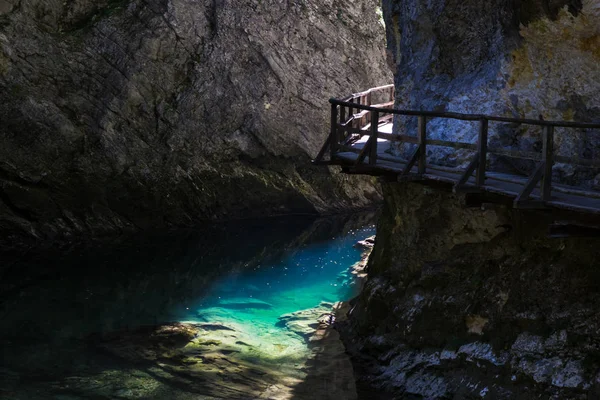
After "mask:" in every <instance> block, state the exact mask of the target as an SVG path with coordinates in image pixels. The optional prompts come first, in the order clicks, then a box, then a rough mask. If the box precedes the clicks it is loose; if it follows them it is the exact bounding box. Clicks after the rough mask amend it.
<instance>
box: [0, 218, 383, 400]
mask: <svg viewBox="0 0 600 400" xmlns="http://www.w3.org/2000/svg"><path fill="white" fill-rule="evenodd" d="M373 221H374V215H373V214H372V213H368V214H356V215H353V216H345V217H335V218H323V219H316V220H315V219H307V218H306V217H303V218H297V217H296V218H278V219H269V220H254V221H252V220H251V221H243V222H239V223H227V224H216V225H211V226H207V227H205V228H204V229H201V230H189V231H185V232H177V233H170V234H168V235H147V236H144V237H134V238H129V239H126V240H123V241H121V242H118V243H111V244H104V245H102V246H80V247H74V248H73V249H71V250H70V251H69V252H67V253H65V254H57V253H56V252H55V253H53V252H47V253H43V254H24V255H19V257H18V258H13V259H12V261H11V260H9V261H7V262H4V263H2V264H1V265H0V320H2V324H1V325H0V341H1V345H0V346H1V349H0V350H1V353H2V354H1V358H0V398H4V397H3V395H6V394H8V395H9V396H10V395H11V393H12V396H13V397H8V398H14V399H17V398H31V399H34V398H53V397H44V394H42V395H40V396H39V397H35V396H34V395H33V394H32V393H33V392H28V393H29V394H31V396H29V397H27V396H28V395H26V396H25V397H23V396H21V397H19V395H18V393H20V390H21V388H23V387H24V386H27V385H30V386H32V389H31V390H34V388H35V387H36V385H38V384H39V385H42V386H43V389H40V390H41V392H40V393H44V391H45V390H48V387H51V388H53V389H52V390H56V391H57V393H62V394H65V393H66V394H68V393H71V394H72V395H73V396H75V391H76V390H75V389H74V387H75V386H76V385H71V386H70V385H69V384H68V380H69V379H70V378H69V376H71V375H74V374H76V375H77V376H79V377H82V376H97V374H98V372H99V371H107V370H108V369H111V368H112V370H118V371H120V372H119V374H120V375H119V380H121V381H122V382H123V385H125V388H124V389H123V390H125V392H123V393H121V394H118V393H117V395H115V396H116V397H113V395H110V396H108V395H106V396H108V397H103V396H105V395H99V394H98V395H93V396H92V397H89V398H119V397H121V398H127V397H128V396H126V394H127V390H129V389H127V388H126V386H127V382H128V379H129V380H132V381H135V382H138V383H136V384H139V379H138V380H136V379H137V378H138V377H137V375H136V374H143V375H146V376H149V377H152V379H153V380H154V381H159V382H163V383H164V384H165V385H167V386H168V387H171V388H173V389H174V390H180V391H181V392H182V393H195V394H202V395H206V396H211V395H212V396H216V397H217V398H221V397H222V394H223V393H225V392H228V391H229V392H231V393H230V395H231V397H230V398H247V397H243V395H242V394H241V393H237V394H236V392H235V391H236V389H235V387H234V386H235V385H234V386H219V385H216V384H214V382H216V380H214V379H213V377H212V376H213V375H214V374H217V373H218V371H219V368H221V369H222V368H225V367H224V365H226V364H227V363H229V364H231V362H230V360H231V359H233V358H231V357H226V356H227V355H228V354H227V351H229V350H227V349H220V350H219V352H220V353H219V354H217V355H216V356H214V360H213V359H209V360H207V363H208V362H209V361H210V362H213V361H214V366H215V369H214V370H212V369H204V370H202V371H201V373H200V372H199V371H197V373H192V374H189V373H188V372H186V371H187V370H181V368H180V367H179V366H180V365H181V364H182V363H183V364H185V363H186V358H185V357H188V356H189V354H184V353H182V352H178V351H171V350H169V351H167V350H165V349H164V348H163V347H161V346H163V344H164V343H162V342H160V343H159V342H156V343H155V342H148V343H146V344H147V345H148V348H143V346H141V345H140V346H141V347H140V346H138V347H137V348H136V349H135V351H138V350H139V351H138V352H137V353H136V354H137V355H136V356H135V357H134V356H128V355H127V354H128V353H127V352H128V351H130V350H132V348H131V345H130V344H131V343H132V342H134V343H135V342H136V341H139V340H140V338H148V337H149V338H150V339H148V340H150V341H151V338H155V337H160V334H158V336H157V333H156V332H152V333H151V334H149V335H147V334H142V335H141V336H140V333H139V332H143V331H144V329H146V328H144V327H156V326H160V325H161V324H166V323H171V324H172V323H174V322H175V321H177V320H178V316H177V315H175V314H174V313H173V310H174V309H177V306H178V305H181V304H185V303H186V302H190V301H194V300H197V299H198V298H201V297H202V296H203V295H205V294H206V293H207V290H208V288H209V287H210V285H211V284H212V283H213V282H215V280H218V279H219V278H221V277H224V276H227V275H229V274H232V273H236V272H243V271H247V270H250V269H257V268H260V266H261V265H265V264H273V263H276V262H278V260H280V259H281V258H282V257H284V256H289V255H290V254H293V253H294V252H296V251H300V250H301V249H302V247H303V246H306V245H309V244H315V243H320V242H326V241H329V240H331V238H332V237H333V236H337V235H340V234H345V233H347V232H349V231H351V230H353V229H356V228H358V227H361V226H365V225H367V224H371V223H372V222H373ZM0 257H1V255H0ZM148 329H150V328H148ZM152 329H154V328H152ZM140 330H141V331H140ZM131 332H134V333H135V336H131V337H129V339H131V340H130V341H129V342H127V345H123V346H119V343H118V341H119V340H121V339H122V338H127V337H128V336H127V335H128V333H131ZM173 334H174V335H175V339H173V338H172V337H170V336H169V337H166V340H167V341H171V340H175V342H173V343H175V344H176V343H177V337H178V336H177V335H179V334H181V335H183V337H184V338H186V339H187V340H188V341H189V340H196V341H198V340H199V339H198V334H197V333H195V334H192V333H189V332H188V333H187V334H183V333H181V332H175V333H173ZM186 335H188V336H186ZM190 335H191V336H190ZM111 340H113V342H112V343H113V345H114V343H117V344H116V345H114V346H113V345H111V346H112V347H111V349H110V351H106V349H107V347H106V346H104V344H105V343H108V342H110V341H111ZM115 340H116V341H117V342H114V341H115ZM107 341H108V342H107ZM142 342H143V341H142ZM169 343H170V342H169ZM201 344H202V345H206V343H201ZM175 347H177V346H175ZM188 347H189V346H188ZM114 349H120V351H122V352H115V351H114ZM148 349H150V353H152V354H151V355H148V356H147V357H146V356H143V357H139V356H138V355H139V354H146V353H147V352H148ZM186 349H187V348H186ZM192 350H193V349H192ZM186 351H187V350H186ZM209 356H210V357H212V355H210V354H209ZM209 356H207V357H209ZM173 357H175V358H173ZM203 357H204V356H203ZM174 360H175V361H176V362H175V361H174ZM280 361H281V360H277V359H273V360H268V362H272V363H273V366H274V368H276V365H277V363H278V362H280ZM209 364H210V363H209ZM115 365H118V368H116V367H115ZM211 365H212V364H211ZM290 365H293V363H292V364H290ZM233 367H235V368H237V369H239V370H240V371H242V372H243V371H247V373H248V374H250V375H252V374H256V376H261V374H262V373H263V372H262V371H261V369H260V367H255V366H254V364H253V361H252V359H248V360H245V359H244V360H242V361H241V362H239V363H238V365H235V366H233ZM307 368H308V367H307ZM307 370H308V369H307ZM284 372H285V371H282V374H283V373H284ZM290 374H293V372H292V371H290ZM200 378H202V379H200ZM231 379H235V378H231ZM65 382H66V383H65ZM144 382H147V381H144ZM211 382H213V383H211ZM50 383H51V384H50ZM144 384H146V383H144ZM48 385H50V386H48ZM97 385H98V387H99V389H98V391H101V390H100V387H101V386H102V385H103V383H102V382H101V381H99V382H98V383H97ZM211 385H212V386H211ZM215 385H216V386H215ZM69 387H70V389H69ZM86 390H90V391H92V392H93V391H94V389H93V388H91V389H90V387H89V386H88V387H87V388H86ZM140 390H141V389H140ZM148 390H149V389H148ZM164 390H165V389H164V387H157V388H155V390H154V391H152V390H149V391H147V393H154V394H153V397H152V398H171V397H170V396H169V395H168V394H167V393H166V392H165V393H163V391H164ZM70 391H71V392H70ZM15 393H16V394H15ZM35 393H38V392H35ZM78 393H79V394H81V395H84V394H85V397H86V398H87V397H88V395H92V394H90V393H82V392H81V390H80V391H79V392H78ZM218 393H221V395H219V394H218ZM46 394H47V393H46ZM94 396H95V397H94ZM56 398H59V397H56ZM65 398H67V397H65ZM71 398H72V399H76V398H80V397H71ZM181 398H186V397H185V396H183V397H181ZM196 398H197V397H196Z"/></svg>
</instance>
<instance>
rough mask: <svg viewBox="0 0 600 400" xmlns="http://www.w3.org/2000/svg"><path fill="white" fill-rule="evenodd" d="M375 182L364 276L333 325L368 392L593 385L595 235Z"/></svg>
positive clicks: (545, 392) (543, 218)
mask: <svg viewBox="0 0 600 400" xmlns="http://www.w3.org/2000/svg"><path fill="white" fill-rule="evenodd" d="M383 187H384V195H385V198H386V203H385V207H384V210H383V213H382V215H381V219H380V222H379V225H378V232H377V243H376V244H375V246H374V248H373V252H372V253H371V257H370V259H369V262H368V263H369V275H368V280H367V282H366V284H365V286H364V290H363V291H362V293H361V294H360V295H359V296H358V298H357V299H355V300H354V301H353V309H352V312H351V313H350V314H349V319H348V322H347V323H345V324H341V325H340V329H341V331H342V334H343V338H344V342H345V343H346V345H347V347H348V349H349V351H350V352H351V354H352V355H353V360H354V361H355V368H356V369H357V370H359V371H362V373H361V374H360V375H359V386H360V387H362V386H364V387H365V389H364V391H365V392H368V391H369V390H375V391H383V394H382V395H381V397H382V398H394V397H400V398H401V397H402V396H404V395H405V394H406V393H408V390H409V388H408V385H409V383H410V385H411V389H410V390H414V392H415V395H419V396H422V397H426V398H429V397H427V396H431V397H430V398H449V397H452V398H457V399H469V398H481V397H485V398H493V399H502V400H509V399H515V398H535V397H539V398H555V399H562V398H573V399H584V398H593V397H594V396H595V395H596V393H597V388H598V384H597V382H596V381H595V377H596V376H597V370H598V368H600V364H599V362H598V359H599V358H598V356H599V355H600V352H599V351H600V347H599V346H598V343H599V340H600V336H599V332H600V313H598V310H597V307H595V304H598V302H600V287H599V286H598V285H597V284H596V283H594V282H600V280H599V279H600V276H599V274H600V271H599V270H598V268H596V265H597V259H598V258H599V257H600V253H599V251H600V246H599V241H598V239H597V238H593V237H590V238H565V239H560V240H557V239H550V238H548V237H547V227H548V224H549V223H551V222H552V221H553V220H554V218H560V217H561V216H560V215H552V216H550V215H548V214H542V213H538V212H535V211H528V212H527V211H522V212H520V213H519V215H516V214H514V213H513V212H512V210H511V209H510V208H508V207H505V206H501V205H498V206H495V207H486V208H485V209H481V208H477V209H474V208H469V207H465V206H464V205H465V198H464V195H457V194H453V193H451V192H450V191H444V190H443V189H433V188H429V187H425V186H420V185H418V184H398V183H389V184H388V183H384V184H383ZM506 226H510V227H513V228H514V227H518V228H519V229H501V227H506ZM474 334H477V335H478V336H477V339H476V341H474V340H473V339H474ZM411 377H414V380H412V381H410V382H409V378H411ZM428 388H429V389H431V392H429V389H428ZM484 389H485V390H484ZM417 392H418V393H417ZM411 393H412V392H411Z"/></svg>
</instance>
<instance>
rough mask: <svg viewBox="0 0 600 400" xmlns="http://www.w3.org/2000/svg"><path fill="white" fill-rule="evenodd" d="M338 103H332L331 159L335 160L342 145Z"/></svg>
mask: <svg viewBox="0 0 600 400" xmlns="http://www.w3.org/2000/svg"><path fill="white" fill-rule="evenodd" d="M337 107H338V106H337V104H331V133H330V136H331V144H330V148H331V159H332V160H333V156H334V155H335V153H337V152H338V150H339V146H340V135H339V130H338V129H337V121H338V109H337Z"/></svg>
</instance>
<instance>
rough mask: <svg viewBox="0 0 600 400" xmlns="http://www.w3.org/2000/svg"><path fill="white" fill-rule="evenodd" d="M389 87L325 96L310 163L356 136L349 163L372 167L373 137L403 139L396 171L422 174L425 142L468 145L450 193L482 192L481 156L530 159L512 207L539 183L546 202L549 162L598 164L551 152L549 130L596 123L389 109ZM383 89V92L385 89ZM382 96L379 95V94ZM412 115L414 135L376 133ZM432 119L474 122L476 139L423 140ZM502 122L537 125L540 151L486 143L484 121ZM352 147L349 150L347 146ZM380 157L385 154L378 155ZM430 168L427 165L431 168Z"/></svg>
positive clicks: (522, 201)
mask: <svg viewBox="0 0 600 400" xmlns="http://www.w3.org/2000/svg"><path fill="white" fill-rule="evenodd" d="M394 90H395V89H394V85H384V86H379V87H376V88H371V89H368V90H365V91H363V92H359V93H354V94H352V95H349V96H347V97H345V98H344V99H343V100H339V99H335V98H331V99H330V100H329V103H330V104H331V131H330V135H329V137H328V139H327V142H326V143H325V145H324V146H323V148H322V149H321V151H320V152H319V155H318V156H317V158H316V159H315V160H314V162H316V163H322V162H323V157H324V155H325V153H326V150H327V149H330V154H331V160H334V157H335V156H336V154H337V153H338V152H340V151H348V149H352V146H351V144H352V143H353V142H355V141H356V139H357V138H358V137H361V136H369V139H368V140H367V141H366V142H365V143H364V146H363V148H362V149H360V151H359V152H358V153H359V154H358V157H357V158H356V160H355V161H354V165H355V166H358V165H359V164H362V163H363V162H364V163H367V161H366V159H367V158H368V165H369V166H371V167H376V165H377V159H378V157H379V156H378V154H377V141H378V139H382V140H389V141H396V142H404V143H410V144H413V145H415V146H416V147H415V148H414V152H413V153H412V156H411V157H410V159H409V160H408V161H406V165H405V167H404V168H403V169H402V173H401V175H407V174H409V173H411V172H412V169H413V166H415V167H416V168H417V169H416V171H417V175H418V176H425V174H427V168H428V164H427V146H428V145H430V146H447V147H452V148H455V149H469V150H473V151H474V157H473V158H472V159H471V161H470V163H469V166H468V167H467V169H466V170H465V171H464V172H463V174H462V176H461V177H460V179H458V181H457V182H455V187H454V190H455V191H464V190H467V191H471V190H482V188H483V187H484V185H485V184H486V172H487V170H486V169H487V165H486V164H487V155H488V154H497V155H505V156H509V157H516V158H524V159H533V160H535V161H536V162H537V166H536V168H535V171H534V173H533V174H532V175H531V176H530V177H529V180H528V182H527V184H526V185H525V187H524V188H523V189H522V191H521V193H520V194H519V195H518V196H517V198H516V199H515V206H516V207H519V206H523V205H524V204H525V203H526V202H530V201H529V200H528V198H529V196H530V195H531V193H533V191H534V189H535V188H536V187H537V186H538V185H539V188H540V189H539V193H540V195H539V197H540V199H541V201H542V202H543V203H545V202H548V201H551V194H552V166H553V164H554V163H555V162H563V163H569V164H575V165H583V166H587V167H598V168H600V160H595V159H593V158H592V159H581V158H579V157H576V156H571V157H565V156H561V155H558V154H557V155H554V136H555V128H575V129H600V123H596V122H594V123H589V122H570V121H546V120H543V119H539V120H538V119H528V118H511V117H499V116H494V115H485V114H466V113H457V112H445V111H421V110H406V109H394V108H388V107H387V106H389V105H391V104H393V102H394V97H395V92H394ZM386 91H387V94H386V93H385V92H386ZM376 92H384V94H386V95H387V100H386V99H385V98H384V100H383V102H381V103H380V104H375V105H374V104H372V103H371V101H372V94H374V93H376ZM384 97H385V96H384ZM394 115H404V116H416V117H418V128H417V135H416V136H408V135H406V134H390V133H385V132H379V125H380V124H382V123H388V122H389V121H390V119H391V117H392V116H394ZM433 118H446V119H455V120H462V121H477V122H478V123H479V129H478V135H477V143H462V142H453V141H446V140H434V139H428V138H427V123H428V122H429V121H430V120H431V119H433ZM490 121H494V122H507V123H514V124H526V125H533V126H540V127H543V128H544V129H543V132H542V138H543V149H542V152H541V154H539V155H538V154H535V153H532V152H527V151H522V150H518V149H506V148H498V147H489V146H488V131H489V122H490ZM352 151H354V150H352ZM381 157H382V160H384V161H385V157H383V156H381ZM432 168H433V167H432ZM473 174H475V177H474V178H475V180H474V181H475V184H474V185H472V184H468V182H470V179H471V178H472V176H473Z"/></svg>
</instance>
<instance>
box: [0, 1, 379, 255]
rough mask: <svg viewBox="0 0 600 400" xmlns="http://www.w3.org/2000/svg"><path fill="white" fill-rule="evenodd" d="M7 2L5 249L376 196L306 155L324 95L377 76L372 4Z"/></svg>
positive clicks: (0, 183)
mask: <svg viewBox="0 0 600 400" xmlns="http://www.w3.org/2000/svg"><path fill="white" fill-rule="evenodd" d="M17 3H18V2H13V1H12V0H9V1H8V5H6V4H7V2H6V1H3V2H2V5H0V9H1V10H2V11H0V119H1V121H2V123H1V124H0V159H1V160H2V162H1V163H0V188H1V189H0V190H1V192H2V193H1V194H0V232H2V235H0V239H3V238H5V237H6V235H8V234H11V235H15V236H14V237H13V238H12V239H10V240H3V244H4V242H8V243H5V245H6V246H11V245H14V242H15V241H16V240H17V239H21V240H26V239H29V240H31V241H35V240H44V239H50V240H57V241H58V240H70V239H72V238H73V237H76V236H77V237H81V236H107V235H111V234H112V235H114V234H115V233H117V234H118V233H121V232H124V231H125V232H127V231H133V230H148V229H164V228H168V227H172V226H190V225H197V224H199V223H201V222H203V221H206V220H223V219H232V218H236V217H244V218H246V217H249V216H254V217H261V216H266V215H281V214H290V213H305V214H315V215H316V214H318V213H320V212H324V211H334V210H340V209H345V208H348V207H364V206H368V205H371V204H372V201H373V200H375V199H378V198H379V194H378V190H377V188H376V187H375V185H374V184H373V181H372V180H370V179H365V178H360V177H347V176H345V177H343V178H342V177H340V175H339V174H337V173H336V171H335V170H334V169H333V168H331V169H329V168H321V167H312V166H310V159H311V158H312V157H314V156H315V155H316V154H317V152H318V150H319V148H320V146H321V145H322V144H323V142H324V140H325V136H326V128H324V127H325V126H326V125H327V123H328V121H329V107H328V104H327V99H328V98H330V97H331V96H334V95H336V96H339V95H343V94H346V93H350V92H352V91H358V90H362V89H365V88H368V87H372V86H376V85H378V84H383V83H386V82H387V81H388V80H389V76H388V70H387V67H386V65H385V61H384V49H383V47H384V43H383V38H384V33H383V27H382V25H381V24H380V23H379V21H378V16H377V14H376V7H377V3H376V2H374V1H372V0H360V1H359V2H353V3H351V4H350V3H347V2H343V1H340V0H333V1H327V2H312V3H311V2H301V3H295V2H291V3H288V2H271V1H270V2H261V1H256V0H254V1H249V2H237V1H236V0H227V1H224V2H210V1H209V2H201V3H197V2H193V1H189V0H173V1H166V0H151V1H149V2H148V1H141V0H124V1H120V0H117V1H107V0H102V1H99V2H91V1H87V0H77V1H71V2H67V3H63V2H60V1H34V2H26V3H22V4H21V3H19V5H17ZM332 180H333V181H334V182H337V183H334V184H332Z"/></svg>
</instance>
